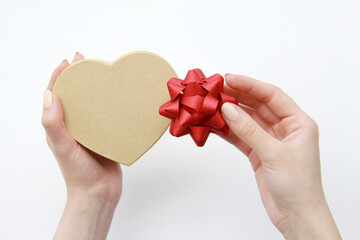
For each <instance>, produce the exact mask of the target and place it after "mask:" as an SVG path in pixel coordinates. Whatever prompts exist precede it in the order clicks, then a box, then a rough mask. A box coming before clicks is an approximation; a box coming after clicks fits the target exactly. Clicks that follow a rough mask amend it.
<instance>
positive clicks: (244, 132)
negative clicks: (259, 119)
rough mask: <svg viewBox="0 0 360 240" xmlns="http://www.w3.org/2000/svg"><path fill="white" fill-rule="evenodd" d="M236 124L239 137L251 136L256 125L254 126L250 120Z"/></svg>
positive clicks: (254, 131)
mask: <svg viewBox="0 0 360 240" xmlns="http://www.w3.org/2000/svg"><path fill="white" fill-rule="evenodd" d="M238 126H239V127H238V131H239V133H240V135H241V137H244V138H251V137H253V136H254V135H255V133H256V127H255V126H254V124H252V123H250V122H245V123H240V124H238Z"/></svg>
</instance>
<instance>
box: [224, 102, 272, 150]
mask: <svg viewBox="0 0 360 240" xmlns="http://www.w3.org/2000/svg"><path fill="white" fill-rule="evenodd" d="M221 112H222V114H223V116H224V119H225V121H226V123H227V124H228V126H229V127H230V129H231V130H232V131H233V132H234V134H235V135H236V136H237V137H238V138H240V139H241V140H242V141H244V142H245V143H246V144H247V145H249V146H250V147H251V148H252V149H253V150H255V152H256V153H257V154H258V155H259V156H261V155H263V154H265V153H266V152H268V151H270V150H271V149H272V146H273V145H274V144H275V143H276V139H274V138H273V137H272V136H271V135H269V134H268V133H267V132H266V131H265V130H264V129H263V128H262V127H260V126H259V124H258V123H257V122H256V121H255V120H254V119H253V118H252V117H250V116H249V114H247V113H246V112H245V111H244V110H242V109H241V108H240V107H239V106H237V105H235V104H232V103H228V102H227V103H224V104H223V105H222V107H221Z"/></svg>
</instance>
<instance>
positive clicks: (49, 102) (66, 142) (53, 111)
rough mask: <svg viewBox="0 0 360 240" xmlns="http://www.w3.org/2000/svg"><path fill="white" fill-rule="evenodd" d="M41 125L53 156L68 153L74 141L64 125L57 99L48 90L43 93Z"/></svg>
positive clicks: (72, 147) (74, 143)
mask: <svg viewBox="0 0 360 240" xmlns="http://www.w3.org/2000/svg"><path fill="white" fill-rule="evenodd" d="M41 123H42V125H43V127H44V129H45V131H46V134H47V138H48V140H49V141H50V142H49V145H50V148H51V149H52V150H53V152H54V153H55V155H63V154H66V153H70V152H71V150H73V149H75V147H76V145H77V144H76V141H75V140H74V139H73V138H72V137H71V136H70V134H69V133H68V131H67V129H66V128H65V124H64V113H63V109H62V106H61V102H60V100H59V98H58V97H57V96H56V95H55V94H53V93H52V92H51V91H49V90H45V92H44V105H43V114H42V119H41Z"/></svg>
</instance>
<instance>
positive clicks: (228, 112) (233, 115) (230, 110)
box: [221, 103, 240, 122]
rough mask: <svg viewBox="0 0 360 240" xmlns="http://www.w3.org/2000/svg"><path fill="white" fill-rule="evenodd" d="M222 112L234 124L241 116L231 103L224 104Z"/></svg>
mask: <svg viewBox="0 0 360 240" xmlns="http://www.w3.org/2000/svg"><path fill="white" fill-rule="evenodd" d="M221 112H222V113H223V114H224V116H225V118H227V119H228V120H229V121H232V122H233V121H235V120H236V119H238V118H239V115H240V114H239V111H238V110H237V109H236V106H235V105H234V104H231V103H224V104H223V105H222V107H221Z"/></svg>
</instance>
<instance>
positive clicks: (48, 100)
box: [44, 90, 53, 108]
mask: <svg viewBox="0 0 360 240" xmlns="http://www.w3.org/2000/svg"><path fill="white" fill-rule="evenodd" d="M52 102H53V96H52V92H50V91H49V90H45V92H44V108H49V107H51V105H52Z"/></svg>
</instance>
